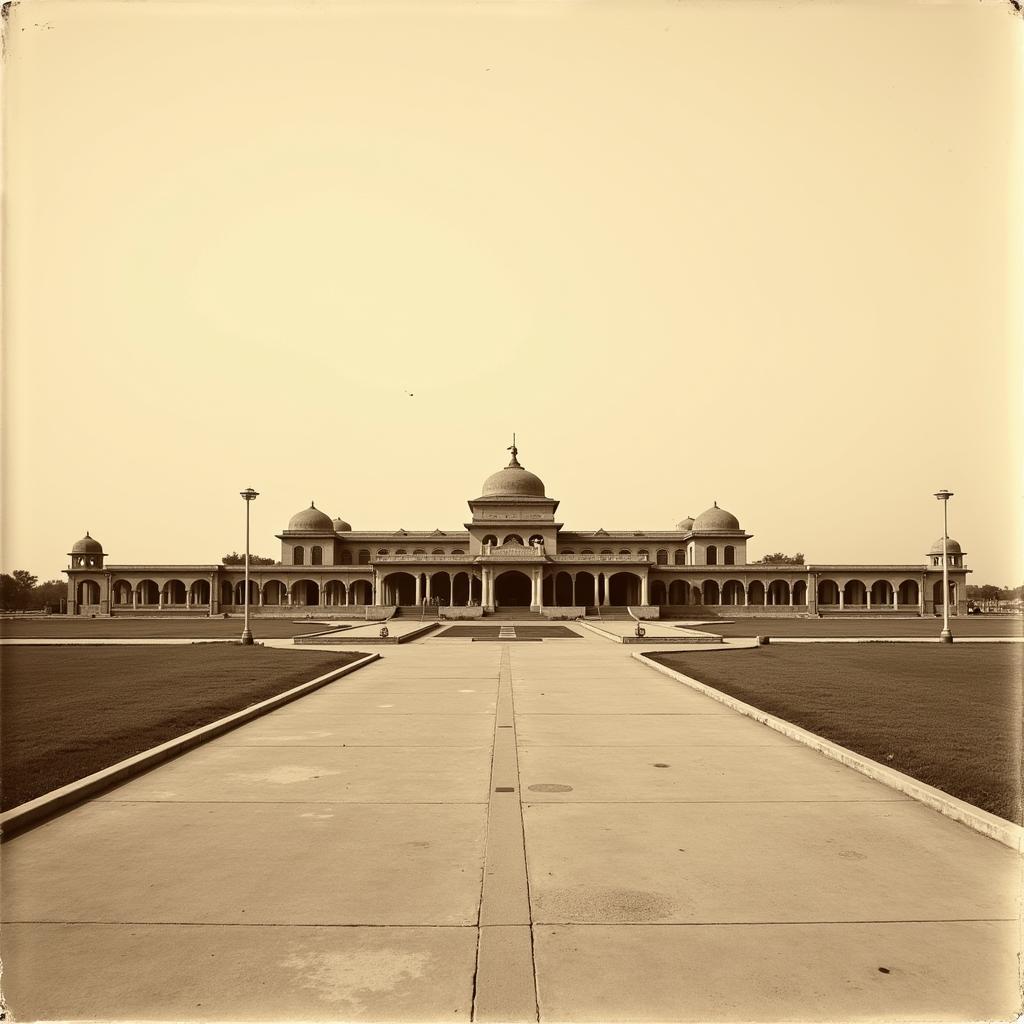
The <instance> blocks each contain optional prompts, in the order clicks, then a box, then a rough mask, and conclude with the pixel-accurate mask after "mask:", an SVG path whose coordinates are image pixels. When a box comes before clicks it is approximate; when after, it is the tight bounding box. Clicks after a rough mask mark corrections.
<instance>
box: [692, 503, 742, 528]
mask: <svg viewBox="0 0 1024 1024" xmlns="http://www.w3.org/2000/svg"><path fill="white" fill-rule="evenodd" d="M739 528H740V521H739V520H738V519H737V518H736V517H735V516H734V515H733V514H732V513H731V512H726V511H725V509H724V508H719V507H718V502H717V501H716V502H715V503H714V505H712V506H711V508H709V509H707V510H706V511H705V512H701V514H700V515H699V516H697V518H696V519H695V520H694V521H693V527H692V529H694V530H738V529H739Z"/></svg>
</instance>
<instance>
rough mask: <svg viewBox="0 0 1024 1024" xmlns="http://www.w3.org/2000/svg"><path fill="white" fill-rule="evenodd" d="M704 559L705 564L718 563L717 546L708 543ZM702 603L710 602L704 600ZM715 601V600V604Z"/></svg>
mask: <svg viewBox="0 0 1024 1024" xmlns="http://www.w3.org/2000/svg"><path fill="white" fill-rule="evenodd" d="M704 561H705V563H706V564H707V565H718V548H717V547H715V545H714V544H709V545H708V548H707V552H706V554H705V559H704ZM704 603H705V604H709V603H710V602H708V601H705V602H704ZM717 603H718V602H717V601H716V602H715V604H717Z"/></svg>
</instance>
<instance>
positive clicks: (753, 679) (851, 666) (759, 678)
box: [651, 644, 1024, 824]
mask: <svg viewBox="0 0 1024 1024" xmlns="http://www.w3.org/2000/svg"><path fill="white" fill-rule="evenodd" d="M651 657H652V658H653V659H654V660H656V661H660V662H662V663H663V664H665V665H668V666H670V667H671V668H674V669H677V670H678V671H680V672H684V673H686V675H688V676H692V677H693V678H694V679H699V680H700V681H701V682H703V683H706V684H708V685H709V686H713V687H715V688H716V689H718V690H722V691H724V692H725V693H728V694H731V695H732V696H734V697H738V698H739V699H740V700H742V701H745V702H746V703H747V704H752V705H754V706H755V707H757V708H760V709H761V710H763V711H767V712H769V713H771V714H773V715H777V716H778V717H780V718H784V719H786V720H787V721H789V722H793V723H794V724H795V725H799V726H801V727H802V728H804V729H808V730H810V731H811V732H813V733H817V734H818V735H819V736H823V737H825V738H826V739H829V740H832V741H833V742H835V743H839V744H841V745H842V746H844V747H849V748H850V749H852V750H856V751H857V752H858V753H861V754H865V755H867V756H868V757H870V758H873V759H874V760H876V761H879V762H881V763H882V764H885V765H888V766H889V767H891V768H895V769H897V770H898V771H901V772H905V773H906V774H907V775H911V776H913V777H914V778H915V779H919V780H920V781H922V782H927V783H929V784H930V785H932V786H936V787H937V788H939V789H941V790H944V791H945V792H947V793H950V794H952V795H953V796H956V797H959V798H960V799H962V800H967V801H968V802H969V803H972V804H975V805H976V806H978V807H981V808H984V809H985V810H986V811H991V812H992V813H993V814H998V815H999V816H1000V817H1003V818H1006V819H1008V820H1009V821H1013V822H1016V823H1017V824H1020V823H1021V783H1020V769H1021V710H1022V706H1021V668H1022V660H1024V649H1022V648H1021V647H1020V646H1018V645H1017V644H984V645H983V644H964V645H963V646H961V647H957V646H956V645H954V646H952V647H947V646H945V645H938V644H936V645H934V646H933V645H931V644H928V645H924V644H891V645H885V644H864V645H861V644H856V645H847V644H808V645H806V646H804V645H801V646H785V647H760V648H756V649H751V650H740V651H729V652H725V651H722V652H716V653H713V654H709V653H705V654H691V653H681V652H672V653H664V654H662V653H657V652H654V653H652V654H651Z"/></svg>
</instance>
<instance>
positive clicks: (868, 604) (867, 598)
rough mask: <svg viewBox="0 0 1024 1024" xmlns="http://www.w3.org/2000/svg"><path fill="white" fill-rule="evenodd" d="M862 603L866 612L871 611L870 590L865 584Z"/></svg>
mask: <svg viewBox="0 0 1024 1024" xmlns="http://www.w3.org/2000/svg"><path fill="white" fill-rule="evenodd" d="M864 602H865V606H866V607H867V609H868V611H871V588H870V587H869V586H868V585H867V584H866V583H865V584H864Z"/></svg>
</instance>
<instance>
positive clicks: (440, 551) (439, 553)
mask: <svg viewBox="0 0 1024 1024" xmlns="http://www.w3.org/2000/svg"><path fill="white" fill-rule="evenodd" d="M430 553H431V554H432V555H443V554H444V551H443V550H442V549H441V548H434V550H433V551H431V552H430Z"/></svg>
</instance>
